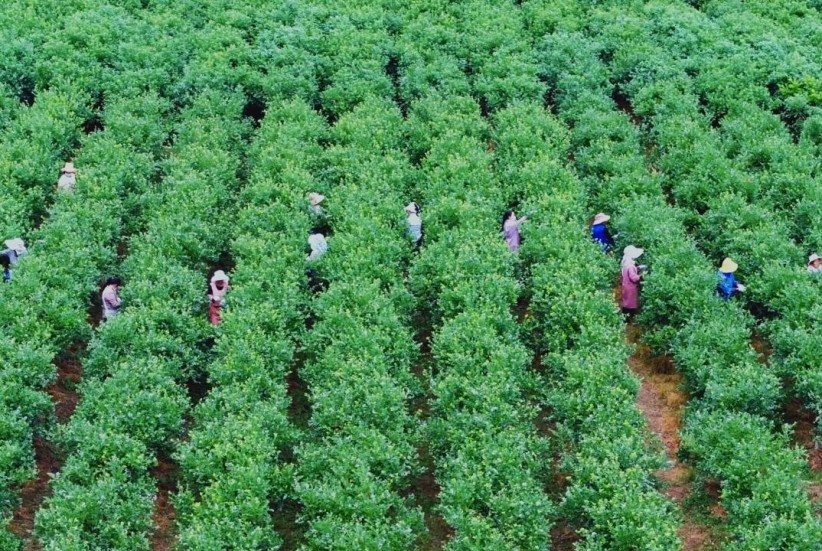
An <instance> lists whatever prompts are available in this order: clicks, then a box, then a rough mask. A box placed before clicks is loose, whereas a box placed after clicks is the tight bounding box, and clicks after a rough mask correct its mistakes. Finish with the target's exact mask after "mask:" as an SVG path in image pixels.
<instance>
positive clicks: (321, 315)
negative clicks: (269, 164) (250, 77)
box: [295, 83, 423, 550]
mask: <svg viewBox="0 0 822 551" xmlns="http://www.w3.org/2000/svg"><path fill="white" fill-rule="evenodd" d="M363 85H364V83H363ZM379 93H380V88H379V87H376V88H375V89H374V94H379ZM328 138H329V140H328V144H327V147H326V149H325V150H324V152H323V157H322V162H323V172H324V180H325V182H324V185H325V186H327V187H326V188H325V189H324V190H323V193H325V194H326V195H327V196H328V199H327V200H326V203H324V206H325V205H327V207H326V208H327V214H328V218H329V221H330V225H331V226H332V228H333V230H332V231H333V233H332V234H331V236H330V237H329V238H328V241H329V251H328V253H327V254H326V255H325V256H324V257H323V258H321V259H320V260H318V261H315V262H314V263H313V264H312V265H311V266H310V267H311V268H313V269H314V270H315V271H316V275H317V277H320V278H322V279H323V280H325V281H327V282H328V288H327V289H326V290H325V291H324V292H322V293H321V294H318V295H317V296H316V297H315V298H314V300H313V301H312V304H311V316H312V320H313V323H312V326H311V330H310V331H309V332H308V333H307V334H306V336H305V338H304V341H303V344H304V348H305V353H306V359H305V363H304V365H303V366H302V368H301V369H300V376H301V377H302V379H303V380H304V381H305V382H306V383H307V385H308V388H309V393H310V402H311V418H310V420H309V429H310V434H309V435H307V437H306V438H305V439H303V441H302V442H301V443H300V445H299V446H297V449H296V457H297V479H296V484H295V491H296V495H297V497H298V498H299V500H300V502H301V504H302V507H303V510H302V514H301V519H302V522H305V523H306V524H307V527H308V531H307V533H306V536H305V543H304V548H305V549H339V550H343V549H355V548H356V549H381V548H386V549H414V548H415V547H416V544H417V542H418V540H419V538H420V536H421V534H422V530H423V522H422V520H423V516H422V512H421V510H420V509H419V507H417V506H415V505H414V504H413V502H412V500H411V498H410V497H409V490H410V487H411V484H412V483H413V481H414V480H415V479H416V475H417V474H419V472H420V466H419V460H418V457H417V446H418V443H419V421H418V420H417V419H416V418H415V417H414V416H413V415H412V414H411V412H410V411H409V408H408V404H409V402H410V400H411V398H412V397H413V396H414V395H415V394H416V393H417V392H418V388H417V387H416V384H415V383H416V380H415V378H414V376H413V375H412V373H411V368H412V366H413V365H414V364H415V363H416V362H417V361H418V358H419V349H418V346H417V344H416V343H415V342H414V340H413V334H412V332H411V328H410V324H411V314H412V310H411V307H412V305H413V300H412V297H411V296H410V295H409V294H408V292H407V291H406V290H405V288H404V283H403V266H405V265H406V264H407V263H408V258H409V256H410V252H411V243H410V240H408V239H407V238H406V237H405V236H404V231H405V227H404V224H403V212H402V207H403V206H404V205H405V204H406V203H407V194H406V190H407V188H408V185H409V183H410V182H411V177H410V176H411V167H410V165H409V164H408V161H407V159H406V158H405V155H404V153H403V152H402V151H401V150H400V149H399V147H400V145H401V143H402V117H401V115H400V113H399V110H398V109H397V107H396V106H395V105H394V104H393V103H392V101H391V100H390V98H388V99H386V98H382V99H379V98H377V97H371V98H370V99H369V98H366V99H364V100H363V101H362V102H361V103H360V104H359V105H357V106H355V107H354V108H353V110H351V111H350V112H347V113H344V114H342V115H340V117H339V119H338V120H337V122H336V124H335V125H334V126H333V127H332V128H331V129H330V130H329V136H328Z"/></svg>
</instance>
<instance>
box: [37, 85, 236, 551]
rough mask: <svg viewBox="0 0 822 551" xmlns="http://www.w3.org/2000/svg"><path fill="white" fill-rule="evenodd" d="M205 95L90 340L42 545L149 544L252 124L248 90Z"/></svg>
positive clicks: (200, 350) (63, 434) (42, 525)
mask: <svg viewBox="0 0 822 551" xmlns="http://www.w3.org/2000/svg"><path fill="white" fill-rule="evenodd" d="M226 99H227V98H226V96H225V95H219V94H216V93H208V94H204V95H203V96H202V97H201V98H199V99H198V101H196V102H195V103H194V105H192V107H191V108H189V109H187V110H186V111H185V112H184V113H183V114H182V116H181V121H180V123H179V125H178V126H177V140H176V144H175V147H174V151H173V152H172V155H171V157H170V159H169V160H168V161H167V162H166V164H165V166H164V174H165V178H164V184H165V185H164V187H163V189H161V190H159V191H158V192H157V194H156V195H153V196H152V197H151V200H150V201H149V202H148V204H147V205H146V206H145V208H146V217H147V220H148V224H147V229H146V231H145V233H143V234H141V235H139V236H136V237H134V238H133V239H132V240H131V242H130V254H129V256H128V258H127V259H126V260H125V261H124V263H123V268H122V269H123V273H124V276H125V279H126V281H127V283H128V284H127V286H126V288H125V292H124V296H123V298H124V301H125V303H126V304H127V305H128V307H127V309H126V310H125V311H124V312H123V313H121V314H120V315H118V316H117V317H115V318H113V319H112V320H110V321H108V322H106V324H105V325H103V326H102V327H101V328H100V330H99V332H98V333H97V334H96V335H95V336H94V338H93V340H92V342H91V344H90V346H89V350H90V353H89V358H88V360H87V361H86V363H85V365H84V369H85V377H84V381H83V383H82V385H81V387H80V392H81V395H82V400H81V402H80V404H79V406H78V408H77V411H76V412H75V414H74V416H73V417H72V419H71V421H70V422H69V423H68V424H67V425H65V426H61V427H60V430H59V431H58V434H57V439H58V442H59V443H60V444H61V445H62V446H63V448H64V449H65V450H66V452H67V454H68V458H67V460H66V463H65V465H64V466H63V469H62V470H61V471H60V473H59V475H58V476H57V477H56V478H55V479H54V483H53V489H54V493H53V495H52V496H51V497H49V498H48V499H47V502H46V506H45V508H44V509H41V511H40V512H39V513H38V515H37V524H36V533H37V535H38V537H39V538H40V540H41V542H42V544H43V547H44V548H45V549H55V550H56V549H61V550H65V549H85V548H92V549H125V548H128V549H147V548H148V541H147V536H148V534H149V531H150V528H151V511H152V496H153V494H154V482H153V480H152V479H151V477H150V476H149V472H148V471H149V468H150V467H151V466H152V465H153V464H154V463H155V455H156V454H157V453H158V452H159V451H161V450H168V449H169V448H170V447H171V445H172V444H173V441H174V438H175V437H176V436H179V435H180V434H181V432H182V430H183V415H184V414H185V412H186V410H187V408H188V398H187V396H186V391H185V387H184V386H183V385H182V383H183V382H184V381H185V380H186V379H187V378H189V377H191V376H192V375H194V374H196V373H197V372H199V371H200V370H201V369H202V368H203V365H202V364H203V361H204V358H205V339H206V337H207V335H208V330H207V329H208V327H207V325H206V323H205V320H204V316H203V314H202V311H201V308H198V307H194V308H192V306H193V305H198V304H202V303H203V297H204V288H205V281H204V272H205V271H206V269H207V267H208V265H209V264H210V263H211V262H214V261H215V260H216V259H217V257H218V256H219V253H220V251H222V250H223V249H224V247H225V243H226V241H227V239H228V236H229V233H228V232H229V225H228V224H227V223H219V221H215V220H214V216H213V214H212V213H214V212H219V211H221V210H223V209H225V208H228V206H229V205H230V204H231V200H230V195H231V194H232V193H234V192H236V187H237V171H238V169H239V166H240V165H239V160H238V155H237V151H236V147H237V146H238V144H241V143H242V140H243V136H244V134H245V133H246V132H247V128H246V125H244V124H243V123H241V122H240V115H241V111H242V105H243V103H242V98H241V97H234V98H232V101H226Z"/></svg>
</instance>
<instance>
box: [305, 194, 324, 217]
mask: <svg viewBox="0 0 822 551" xmlns="http://www.w3.org/2000/svg"><path fill="white" fill-rule="evenodd" d="M323 201H325V195H322V194H320V193H314V192H313V191H312V192H311V193H309V194H308V210H310V211H311V212H313V213H314V214H316V215H317V216H322V214H323V208H322V207H321V206H320V203H322V202H323Z"/></svg>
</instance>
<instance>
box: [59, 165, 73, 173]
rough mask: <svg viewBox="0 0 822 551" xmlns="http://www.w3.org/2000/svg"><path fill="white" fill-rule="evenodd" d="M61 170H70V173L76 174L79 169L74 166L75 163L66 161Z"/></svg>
mask: <svg viewBox="0 0 822 551" xmlns="http://www.w3.org/2000/svg"><path fill="white" fill-rule="evenodd" d="M60 172H68V173H69V174H75V173H76V172H77V169H76V168H74V163H66V164H65V165H63V168H61V169H60Z"/></svg>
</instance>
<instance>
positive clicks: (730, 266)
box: [719, 258, 739, 274]
mask: <svg viewBox="0 0 822 551" xmlns="http://www.w3.org/2000/svg"><path fill="white" fill-rule="evenodd" d="M738 268H739V264H737V263H736V262H734V261H733V260H731V259H730V258H726V259H725V260H723V261H722V266H720V267H719V271H720V272H722V273H723V274H732V273H734V272H735V271H736V270H737V269H738Z"/></svg>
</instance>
